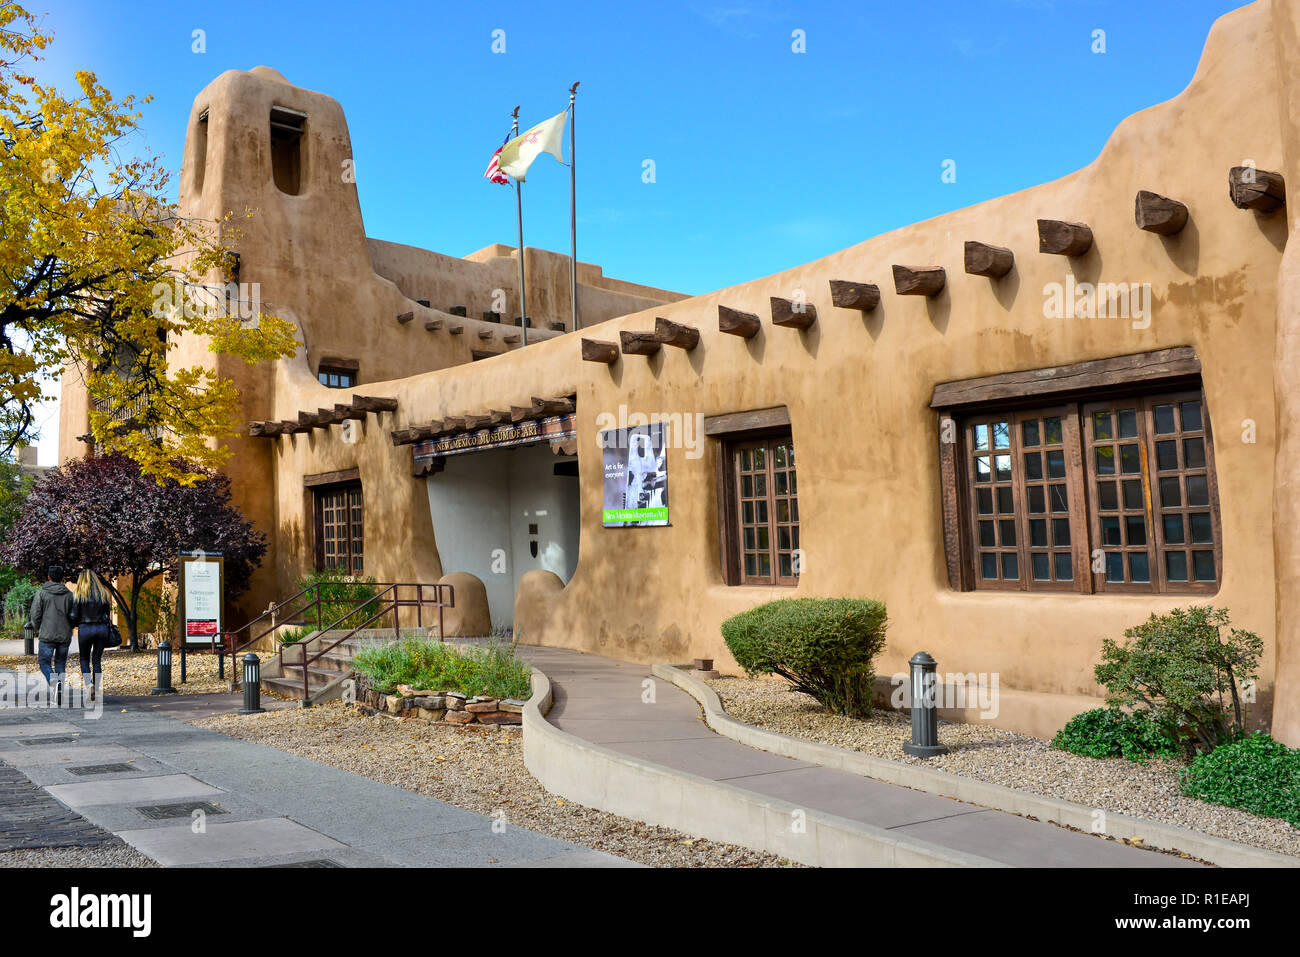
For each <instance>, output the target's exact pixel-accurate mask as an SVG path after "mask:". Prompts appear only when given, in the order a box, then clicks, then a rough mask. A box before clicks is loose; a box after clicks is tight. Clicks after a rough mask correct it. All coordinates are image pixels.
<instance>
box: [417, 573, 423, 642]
mask: <svg viewBox="0 0 1300 957" xmlns="http://www.w3.org/2000/svg"><path fill="white" fill-rule="evenodd" d="M415 627H416V628H418V629H419V630H421V631H423V630H424V583H423V582H420V583H419V584H418V585H416V586H415Z"/></svg>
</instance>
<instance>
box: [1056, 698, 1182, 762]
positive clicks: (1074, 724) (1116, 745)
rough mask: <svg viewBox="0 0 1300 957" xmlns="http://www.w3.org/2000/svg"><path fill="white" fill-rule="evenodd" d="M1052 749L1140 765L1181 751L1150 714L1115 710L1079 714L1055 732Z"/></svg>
mask: <svg viewBox="0 0 1300 957" xmlns="http://www.w3.org/2000/svg"><path fill="white" fill-rule="evenodd" d="M1052 747H1054V748H1059V749H1060V750H1062V751H1069V752H1070V753H1071V754H1078V755H1082V756H1083V757H1085V758H1127V759H1128V760H1129V761H1136V762H1138V763H1139V764H1141V763H1143V762H1145V761H1146V759H1147V758H1149V757H1158V758H1172V757H1176V756H1177V755H1178V754H1179V753H1180V750H1181V749H1180V748H1179V746H1178V742H1177V741H1175V740H1173V739H1172V738H1171V737H1169V735H1168V734H1166V733H1165V731H1164V729H1162V728H1161V727H1160V725H1159V724H1158V723H1157V722H1156V721H1155V720H1154V719H1153V718H1152V717H1151V712H1149V711H1135V712H1133V713H1132V714H1129V713H1127V712H1124V711H1120V710H1118V709H1115V708H1093V709H1092V710H1091V711H1085V712H1083V713H1082V714H1076V715H1075V716H1074V717H1073V718H1071V719H1070V720H1069V721H1068V722H1067V723H1066V725H1065V727H1064V728H1062V729H1061V730H1060V731H1058V732H1056V736H1055V737H1054V738H1052Z"/></svg>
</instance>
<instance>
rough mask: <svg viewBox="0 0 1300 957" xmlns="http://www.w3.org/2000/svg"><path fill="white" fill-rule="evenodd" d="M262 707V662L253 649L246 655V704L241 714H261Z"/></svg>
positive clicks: (240, 711)
mask: <svg viewBox="0 0 1300 957" xmlns="http://www.w3.org/2000/svg"><path fill="white" fill-rule="evenodd" d="M265 710H266V709H265V708H263V707H262V662H261V661H260V660H259V659H258V657H257V655H255V654H253V653H252V652H251V651H250V652H249V653H248V654H246V655H244V706H243V707H242V708H240V709H239V713H240V714H259V713H261V712H263V711H265Z"/></svg>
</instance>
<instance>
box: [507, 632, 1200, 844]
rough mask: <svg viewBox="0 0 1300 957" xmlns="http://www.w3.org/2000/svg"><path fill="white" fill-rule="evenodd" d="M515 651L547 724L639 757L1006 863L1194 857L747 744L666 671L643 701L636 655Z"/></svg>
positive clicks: (643, 676) (644, 674) (642, 671)
mask: <svg viewBox="0 0 1300 957" xmlns="http://www.w3.org/2000/svg"><path fill="white" fill-rule="evenodd" d="M519 654H520V657H523V658H526V659H528V660H531V661H533V662H535V663H536V664H537V666H538V667H539V668H541V669H542V671H544V672H546V674H547V675H548V676H549V677H550V678H551V683H552V691H553V696H554V705H553V707H552V709H551V713H550V715H549V716H548V720H550V722H551V723H552V724H554V725H555V726H556V727H557V728H560V729H561V730H563V731H567V732H569V733H570V734H573V735H576V736H577V737H579V738H583V739H585V740H587V741H590V742H591V743H593V744H599V745H601V746H603V747H606V748H610V749H611V750H614V751H620V752H622V753H624V754H628V755H631V756H633V757H636V758H640V759H642V760H645V761H651V762H654V763H655V764H659V765H663V766H665V767H669V768H675V769H678V770H681V771H687V772H690V773H691V774H697V775H700V776H701V777H705V778H709V779H711V780H714V781H726V782H727V783H728V784H731V785H733V786H736V787H741V788H745V789H746V790H749V791H753V792H755V793H756V794H761V795H763V796H765V797H769V798H778V799H780V800H783V801H789V802H790V803H792V804H795V805H796V806H798V807H803V808H806V809H809V810H818V811H824V812H827V813H829V814H835V815H838V816H840V817H845V818H849V819H851V820H855V821H863V822H866V823H868V824H873V825H875V826H877V827H882V828H887V829H889V830H893V831H897V832H898V833H899V834H906V835H910V836H912V837H916V838H918V839H921V840H925V841H929V842H931V843H934V844H939V845H942V846H944V847H949V848H953V849H955V850H959V851H966V852H968V853H971V854H978V855H981V856H983V857H987V858H992V859H994V860H998V861H1003V862H1005V863H1007V864H1011V865H1015V866H1032V867H1179V866H1200V865H1197V864H1195V862H1192V861H1188V860H1185V859H1183V858H1179V857H1174V856H1172V855H1169V854H1161V853H1158V852H1155V851H1146V850H1141V849H1139V848H1135V847H1130V846H1127V845H1125V844H1121V843H1119V842H1116V841H1107V840H1104V839H1102V838H1100V837H1094V836H1092V835H1087V834H1080V833H1078V832H1077V831H1070V830H1066V829H1065V828H1060V827H1056V826H1055V825H1052V824H1047V823H1043V822H1039V821H1031V820H1029V819H1028V818H1023V817H1018V816H1016V815H1014V814H1008V813H1006V812H1003V811H994V810H989V809H987V808H982V807H979V806H977V805H973V804H965V803H963V802H961V801H955V800H953V799H951V798H945V797H940V796H938V795H934V794H927V793H925V792H923V791H914V790H912V789H910V788H904V787H899V786H897V785H893V784H885V783H883V782H881V781H875V780H872V779H870V778H864V777H861V776H859V775H856V774H850V773H848V772H846V771H838V770H834V769H831V768H824V767H821V766H820V765H815V764H808V763H805V762H802V761H796V760H794V759H792V758H786V757H781V756H779V755H775V754H771V753H769V752H766V751H759V750H756V749H754V748H750V747H748V746H746V745H743V744H740V743H739V742H736V741H732V740H731V739H729V738H724V737H722V736H721V735H719V734H716V733H715V732H713V731H712V730H711V729H710V728H709V727H708V725H706V724H705V723H704V721H703V718H702V715H701V712H700V707H699V705H698V704H697V703H696V701H695V699H694V698H692V697H691V696H690V695H688V694H686V693H685V692H684V691H681V690H680V689H678V688H676V687H675V686H674V685H672V684H670V683H669V682H667V681H662V680H659V679H651V680H653V681H654V689H655V703H654V704H645V703H643V702H642V693H643V689H644V685H643V682H645V681H646V680H647V679H649V678H650V671H649V667H648V666H645V665H636V664H629V663H627V662H621V661H615V660H613V659H610V658H601V657H598V656H596V655H586V654H581V653H579V652H574V651H566V650H563V649H558V648H540V647H535V646H529V647H524V646H520V648H519Z"/></svg>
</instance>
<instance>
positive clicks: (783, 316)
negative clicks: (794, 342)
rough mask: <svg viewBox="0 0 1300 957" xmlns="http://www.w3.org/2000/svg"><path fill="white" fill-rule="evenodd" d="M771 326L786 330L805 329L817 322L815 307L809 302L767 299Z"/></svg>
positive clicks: (774, 297) (777, 298) (776, 298)
mask: <svg viewBox="0 0 1300 957" xmlns="http://www.w3.org/2000/svg"><path fill="white" fill-rule="evenodd" d="M769 299H770V302H771V304H772V325H774V326H783V327H785V328H787V329H807V328H808V327H809V326H811V325H812V324H813V323H814V322H816V321H817V307H816V306H814V305H813V304H812V303H811V302H793V301H792V300H789V299H782V298H781V297H780V296H771V297H769Z"/></svg>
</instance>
